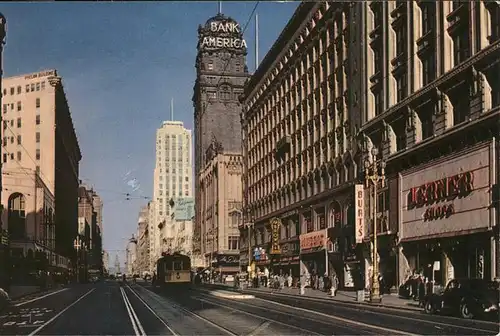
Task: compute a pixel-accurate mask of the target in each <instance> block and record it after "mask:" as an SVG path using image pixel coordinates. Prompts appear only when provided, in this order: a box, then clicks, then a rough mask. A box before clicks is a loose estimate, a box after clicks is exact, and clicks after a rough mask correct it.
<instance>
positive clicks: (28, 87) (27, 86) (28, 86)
mask: <svg viewBox="0 0 500 336" xmlns="http://www.w3.org/2000/svg"><path fill="white" fill-rule="evenodd" d="M28 92H30V85H29V84H26V93H28Z"/></svg>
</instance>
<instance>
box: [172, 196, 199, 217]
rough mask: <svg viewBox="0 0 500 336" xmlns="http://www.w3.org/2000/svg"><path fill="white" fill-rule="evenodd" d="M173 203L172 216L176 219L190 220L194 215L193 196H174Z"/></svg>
mask: <svg viewBox="0 0 500 336" xmlns="http://www.w3.org/2000/svg"><path fill="white" fill-rule="evenodd" d="M174 202H175V205H174V218H175V220H176V221H187V220H191V219H192V218H193V216H194V199H193V197H182V198H176V199H175V201H174Z"/></svg>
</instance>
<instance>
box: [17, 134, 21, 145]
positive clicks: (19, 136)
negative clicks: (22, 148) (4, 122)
mask: <svg viewBox="0 0 500 336" xmlns="http://www.w3.org/2000/svg"><path fill="white" fill-rule="evenodd" d="M17 144H18V145H20V144H21V135H18V136H17Z"/></svg>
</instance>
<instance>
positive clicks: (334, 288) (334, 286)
mask: <svg viewBox="0 0 500 336" xmlns="http://www.w3.org/2000/svg"><path fill="white" fill-rule="evenodd" d="M338 288H339V278H338V276H337V274H334V275H333V278H332V296H336V295H337V290H338Z"/></svg>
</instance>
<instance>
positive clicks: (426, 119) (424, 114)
mask: <svg viewBox="0 0 500 336" xmlns="http://www.w3.org/2000/svg"><path fill="white" fill-rule="evenodd" d="M434 109H435V105H434V103H432V102H431V103H428V104H426V105H424V106H423V107H422V108H420V111H419V112H418V118H419V119H420V124H421V126H422V140H425V139H427V138H430V137H431V136H432V135H433V134H434V122H433V120H432V115H433V114H434Z"/></svg>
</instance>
